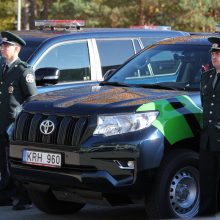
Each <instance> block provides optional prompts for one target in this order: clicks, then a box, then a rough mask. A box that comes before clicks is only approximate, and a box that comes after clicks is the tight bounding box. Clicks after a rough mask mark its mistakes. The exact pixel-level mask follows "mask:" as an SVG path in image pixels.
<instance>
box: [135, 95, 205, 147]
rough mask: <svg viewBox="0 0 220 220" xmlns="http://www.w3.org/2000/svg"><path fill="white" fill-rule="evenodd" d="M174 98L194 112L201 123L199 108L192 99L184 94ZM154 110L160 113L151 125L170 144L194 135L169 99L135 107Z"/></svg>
mask: <svg viewBox="0 0 220 220" xmlns="http://www.w3.org/2000/svg"><path fill="white" fill-rule="evenodd" d="M176 98H177V99H178V100H179V101H180V102H181V103H182V104H183V105H184V107H185V108H186V109H187V110H189V111H190V112H192V113H195V116H196V119H197V120H198V121H199V123H200V125H201V120H200V119H201V109H199V108H198V107H197V106H196V105H195V103H194V102H193V100H192V99H191V98H190V97H188V96H185V95H184V96H178V97H176ZM155 110H157V111H159V112H160V113H159V115H158V117H157V119H156V120H155V121H154V122H153V123H152V125H153V126H154V127H156V128H157V129H158V130H159V131H160V132H161V133H162V134H163V135H164V136H165V137H166V139H167V140H168V142H169V143H170V144H174V143H176V142H178V141H180V140H183V139H186V138H191V137H194V134H193V131H192V130H191V128H190V126H189V125H188V123H187V121H186V119H185V117H184V115H183V114H181V113H180V112H178V111H176V110H175V109H174V108H173V106H172V105H171V104H170V102H169V100H166V99H162V100H157V101H155V102H150V103H146V104H143V105H142V106H140V107H139V108H138V109H137V112H141V111H155Z"/></svg>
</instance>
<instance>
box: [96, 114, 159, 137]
mask: <svg viewBox="0 0 220 220" xmlns="http://www.w3.org/2000/svg"><path fill="white" fill-rule="evenodd" d="M158 114H159V112H157V111H154V112H142V113H131V114H122V115H99V116H98V121H97V127H96V129H95V131H94V133H93V134H94V135H105V136H111V135H117V134H124V133H128V132H132V131H138V130H141V129H143V128H147V127H149V126H150V125H151V124H152V123H153V121H154V120H155V119H156V118H157V116H158Z"/></svg>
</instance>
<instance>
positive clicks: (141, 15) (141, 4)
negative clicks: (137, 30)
mask: <svg viewBox="0 0 220 220" xmlns="http://www.w3.org/2000/svg"><path fill="white" fill-rule="evenodd" d="M144 24H145V16H144V0H139V25H144Z"/></svg>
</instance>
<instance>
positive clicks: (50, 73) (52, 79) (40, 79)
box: [35, 67, 60, 86]
mask: <svg viewBox="0 0 220 220" xmlns="http://www.w3.org/2000/svg"><path fill="white" fill-rule="evenodd" d="M35 77H36V84H37V86H39V85H45V84H52V85H53V84H56V83H58V80H59V77H60V70H59V69H57V68H52V67H47V68H40V69H37V70H36V71H35Z"/></svg>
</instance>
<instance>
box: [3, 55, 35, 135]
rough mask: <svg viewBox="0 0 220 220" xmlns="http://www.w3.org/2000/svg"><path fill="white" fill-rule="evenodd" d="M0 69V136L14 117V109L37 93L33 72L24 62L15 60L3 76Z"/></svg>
mask: <svg viewBox="0 0 220 220" xmlns="http://www.w3.org/2000/svg"><path fill="white" fill-rule="evenodd" d="M4 65H5V64H1V67H0V134H2V133H4V132H5V130H6V127H7V126H8V125H9V122H11V121H13V120H14V118H15V115H16V107H18V106H20V105H21V104H22V103H23V102H24V101H25V100H26V99H27V98H29V97H30V96H32V95H35V94H36V93H37V90H36V83H35V76H34V71H33V69H32V68H31V67H29V66H28V65H27V64H26V63H25V62H22V61H21V60H20V59H17V60H16V61H15V62H14V63H13V64H12V65H11V66H10V68H9V69H8V71H7V73H5V74H4V75H3V71H4Z"/></svg>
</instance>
